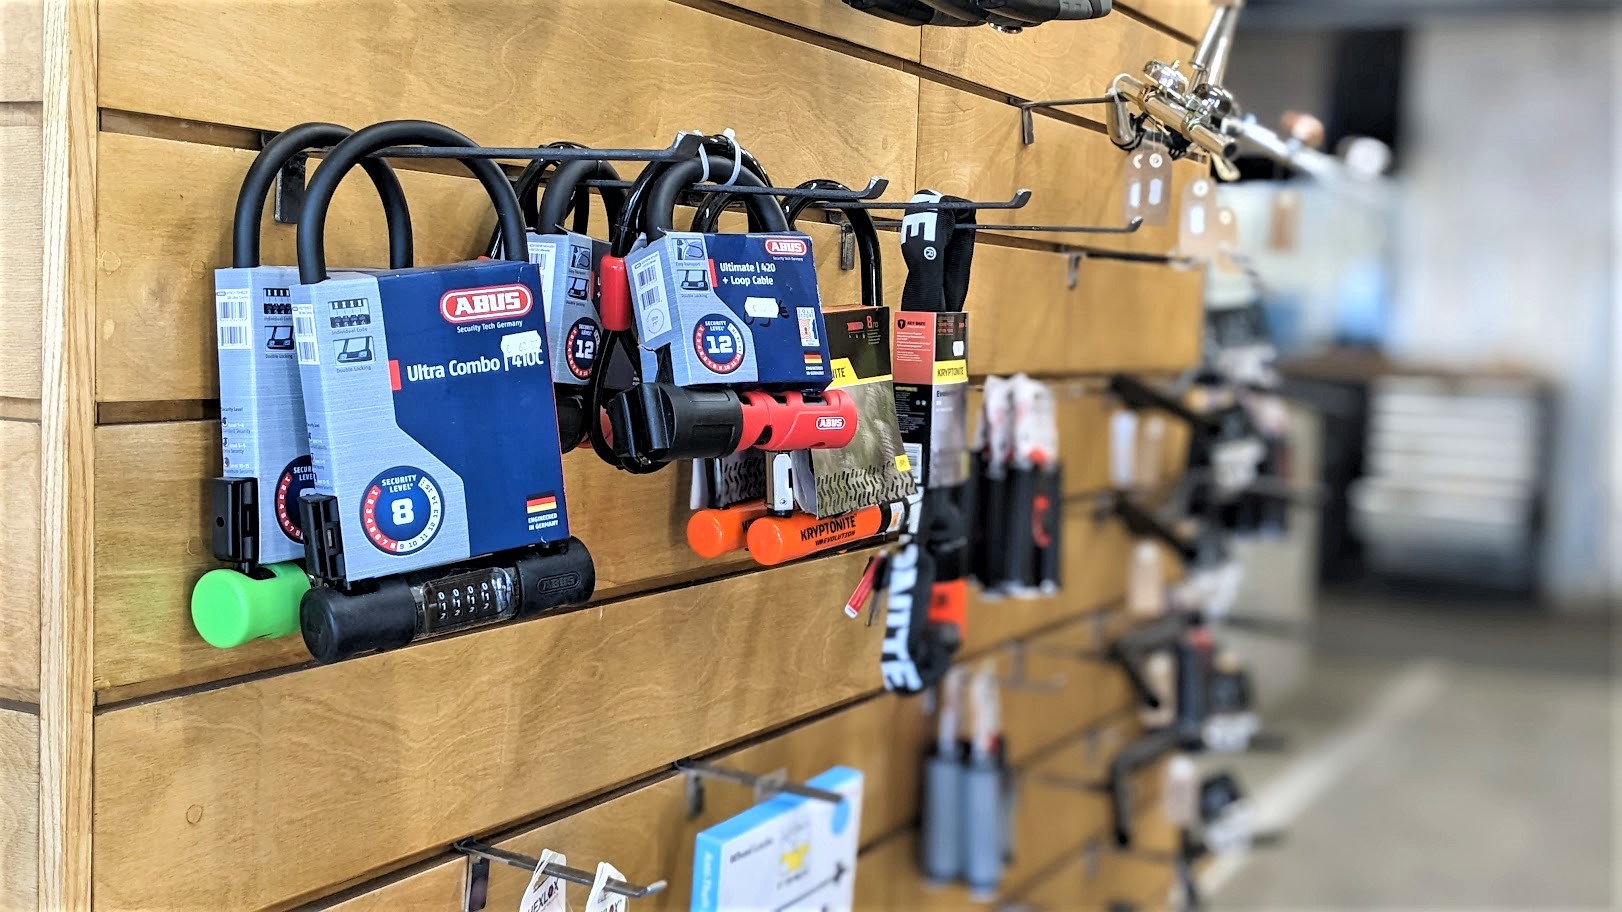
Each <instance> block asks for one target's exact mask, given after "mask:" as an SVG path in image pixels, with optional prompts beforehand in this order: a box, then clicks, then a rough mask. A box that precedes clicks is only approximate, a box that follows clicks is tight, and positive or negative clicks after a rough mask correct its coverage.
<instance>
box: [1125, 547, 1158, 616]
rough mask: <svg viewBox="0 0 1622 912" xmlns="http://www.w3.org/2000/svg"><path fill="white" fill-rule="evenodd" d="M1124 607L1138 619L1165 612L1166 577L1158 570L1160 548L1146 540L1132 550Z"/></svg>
mask: <svg viewBox="0 0 1622 912" xmlns="http://www.w3.org/2000/svg"><path fill="white" fill-rule="evenodd" d="M1126 605H1127V610H1128V611H1130V612H1132V613H1133V614H1135V615H1138V616H1140V617H1152V616H1155V615H1159V614H1162V613H1164V612H1165V610H1166V576H1165V574H1164V573H1163V572H1161V569H1160V546H1159V545H1156V544H1155V543H1154V542H1152V541H1149V540H1147V539H1144V540H1140V541H1139V542H1138V543H1137V544H1136V545H1134V546H1133V548H1132V573H1131V574H1130V576H1129V577H1128V583H1127V595H1126Z"/></svg>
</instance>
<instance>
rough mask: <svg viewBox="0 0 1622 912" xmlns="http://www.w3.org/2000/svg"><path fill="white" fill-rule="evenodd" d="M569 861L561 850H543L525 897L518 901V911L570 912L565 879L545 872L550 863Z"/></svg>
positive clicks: (564, 863) (561, 863)
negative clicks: (562, 879) (565, 890)
mask: <svg viewBox="0 0 1622 912" xmlns="http://www.w3.org/2000/svg"><path fill="white" fill-rule="evenodd" d="M568 863H569V859H567V858H565V857H564V856H563V854H562V853H561V852H554V851H552V850H551V849H544V850H542V851H541V860H540V862H539V863H537V864H536V865H535V873H534V874H532V875H530V878H529V886H527V887H525V888H524V898H523V899H520V900H519V901H518V912H569V898H568V895H567V894H566V893H565V892H564V884H563V881H561V880H559V879H557V878H556V877H552V876H549V875H547V874H546V873H545V872H546V866H547V865H549V864H555V865H567V864H568Z"/></svg>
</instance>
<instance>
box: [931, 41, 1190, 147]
mask: <svg viewBox="0 0 1622 912" xmlns="http://www.w3.org/2000/svg"><path fill="white" fill-rule="evenodd" d="M1192 52H1193V47H1192V46H1191V45H1189V44H1186V43H1184V42H1182V41H1179V40H1178V39H1176V38H1173V37H1171V36H1170V35H1167V34H1166V33H1164V32H1161V31H1158V30H1156V29H1155V28H1154V27H1153V26H1150V25H1146V24H1145V23H1142V22H1139V21H1138V20H1136V19H1133V18H1131V17H1129V16H1123V15H1113V16H1108V17H1106V18H1104V19H1100V20H1098V21H1096V22H1088V23H1083V24H1079V25H1075V26H1072V27H1065V26H1063V25H1060V26H1044V27H1042V28H1034V29H1026V30H1025V31H1023V32H1020V33H1019V34H1017V35H1004V34H1001V33H998V32H994V31H992V30H991V29H984V28H972V29H962V28H932V29H924V51H923V65H924V66H926V67H930V68H931V69H936V70H941V71H943V72H947V73H951V74H954V75H956V76H958V77H961V78H963V79H966V80H968V81H969V82H973V83H977V84H979V85H983V86H987V87H990V88H993V89H996V90H998V91H1001V92H1007V93H1008V94H1009V95H1012V96H1014V97H1015V98H1018V99H1021V100H1028V101H1045V100H1049V99H1059V98H1090V97H1094V96H1098V95H1102V94H1104V92H1105V91H1107V90H1108V89H1109V87H1110V83H1111V81H1113V80H1114V79H1115V76H1116V74H1118V73H1122V72H1127V73H1140V72H1142V71H1143V65H1144V64H1145V63H1147V62H1148V61H1149V60H1151V59H1159V60H1163V61H1166V62H1168V63H1169V62H1171V61H1172V60H1176V59H1185V60H1186V59H1187V58H1188V57H1189V55H1190V54H1191V53H1192ZM1070 110H1071V112H1072V113H1074V114H1077V115H1079V116H1081V117H1086V118H1088V119H1089V120H1092V121H1095V122H1097V123H1100V124H1102V123H1103V122H1104V117H1103V112H1102V111H1101V110H1099V109H1096V108H1094V109H1088V108H1073V109H1070ZM1048 126H1050V125H1049V124H1048V123H1047V122H1046V120H1039V121H1038V122H1037V125H1036V132H1037V142H1042V139H1041V137H1042V135H1043V131H1044V129H1045V128H1046V127H1048Z"/></svg>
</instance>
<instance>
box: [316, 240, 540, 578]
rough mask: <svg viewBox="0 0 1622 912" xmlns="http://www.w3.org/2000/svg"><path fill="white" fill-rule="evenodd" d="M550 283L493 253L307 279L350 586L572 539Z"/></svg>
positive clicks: (323, 437)
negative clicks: (549, 326)
mask: <svg viewBox="0 0 1622 912" xmlns="http://www.w3.org/2000/svg"><path fill="white" fill-rule="evenodd" d="M539 278H540V275H539V271H538V270H537V268H536V267H535V265H534V264H531V263H513V262H507V261H494V260H492V261H483V262H472V263H460V264H456V265H454V266H431V267H423V268H420V269H406V270H394V271H388V272H379V273H376V274H373V275H365V274H359V273H343V274H339V275H336V276H335V277H333V278H331V279H328V280H327V281H324V282H320V283H318V284H315V285H299V286H295V288H294V289H293V317H294V323H295V330H296V341H297V349H298V360H299V368H300V376H301V377H302V379H303V387H304V403H305V414H306V417H307V422H308V425H309V434H310V453H311V458H312V462H313V464H314V466H315V475H316V481H315V491H316V492H317V493H320V494H328V495H331V496H333V497H334V498H336V501H337V509H338V513H339V516H340V520H339V526H340V529H341V532H342V536H343V542H342V548H343V566H344V570H343V576H344V580H345V581H346V582H354V581H356V580H362V579H370V578H374V577H379V576H386V575H390V574H395V573H401V572H405V571H407V570H416V569H422V568H425V567H434V566H439V565H443V564H449V563H454V562H457V561H460V560H464V559H466V558H468V557H473V556H477V555H482V554H489V553H492V552H495V551H504V550H507V549H510V548H518V547H523V546H527V545H534V544H541V543H546V542H555V541H559V540H562V539H564V538H567V537H568V536H569V522H568V510H567V504H566V502H565V499H564V492H563V469H562V457H561V455H560V454H559V448H558V433H557V412H556V406H555V403H554V400H553V394H552V369H551V362H550V358H549V354H548V350H547V344H546V318H545V315H544V313H543V312H542V307H541V306H540V290H539Z"/></svg>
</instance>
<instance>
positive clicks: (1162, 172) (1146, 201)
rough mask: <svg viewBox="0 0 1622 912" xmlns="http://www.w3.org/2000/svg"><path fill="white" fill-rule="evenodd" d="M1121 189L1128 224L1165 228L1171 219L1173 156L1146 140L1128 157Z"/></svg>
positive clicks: (1125, 218) (1163, 148)
mask: <svg viewBox="0 0 1622 912" xmlns="http://www.w3.org/2000/svg"><path fill="white" fill-rule="evenodd" d="M1123 177H1124V183H1123V184H1122V187H1121V199H1122V204H1123V213H1122V214H1123V217H1124V220H1125V221H1128V222H1130V221H1132V220H1133V219H1135V218H1141V219H1143V224H1145V225H1149V226H1157V225H1164V224H1166V219H1167V218H1168V217H1170V215H1171V155H1170V154H1169V153H1168V152H1167V151H1166V149H1165V147H1164V146H1162V145H1160V144H1159V143H1156V142H1151V141H1148V140H1145V141H1144V142H1143V144H1142V145H1140V146H1138V147H1137V148H1136V149H1134V150H1133V151H1131V152H1129V153H1127V156H1126V170H1125V173H1124V175H1123Z"/></svg>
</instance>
